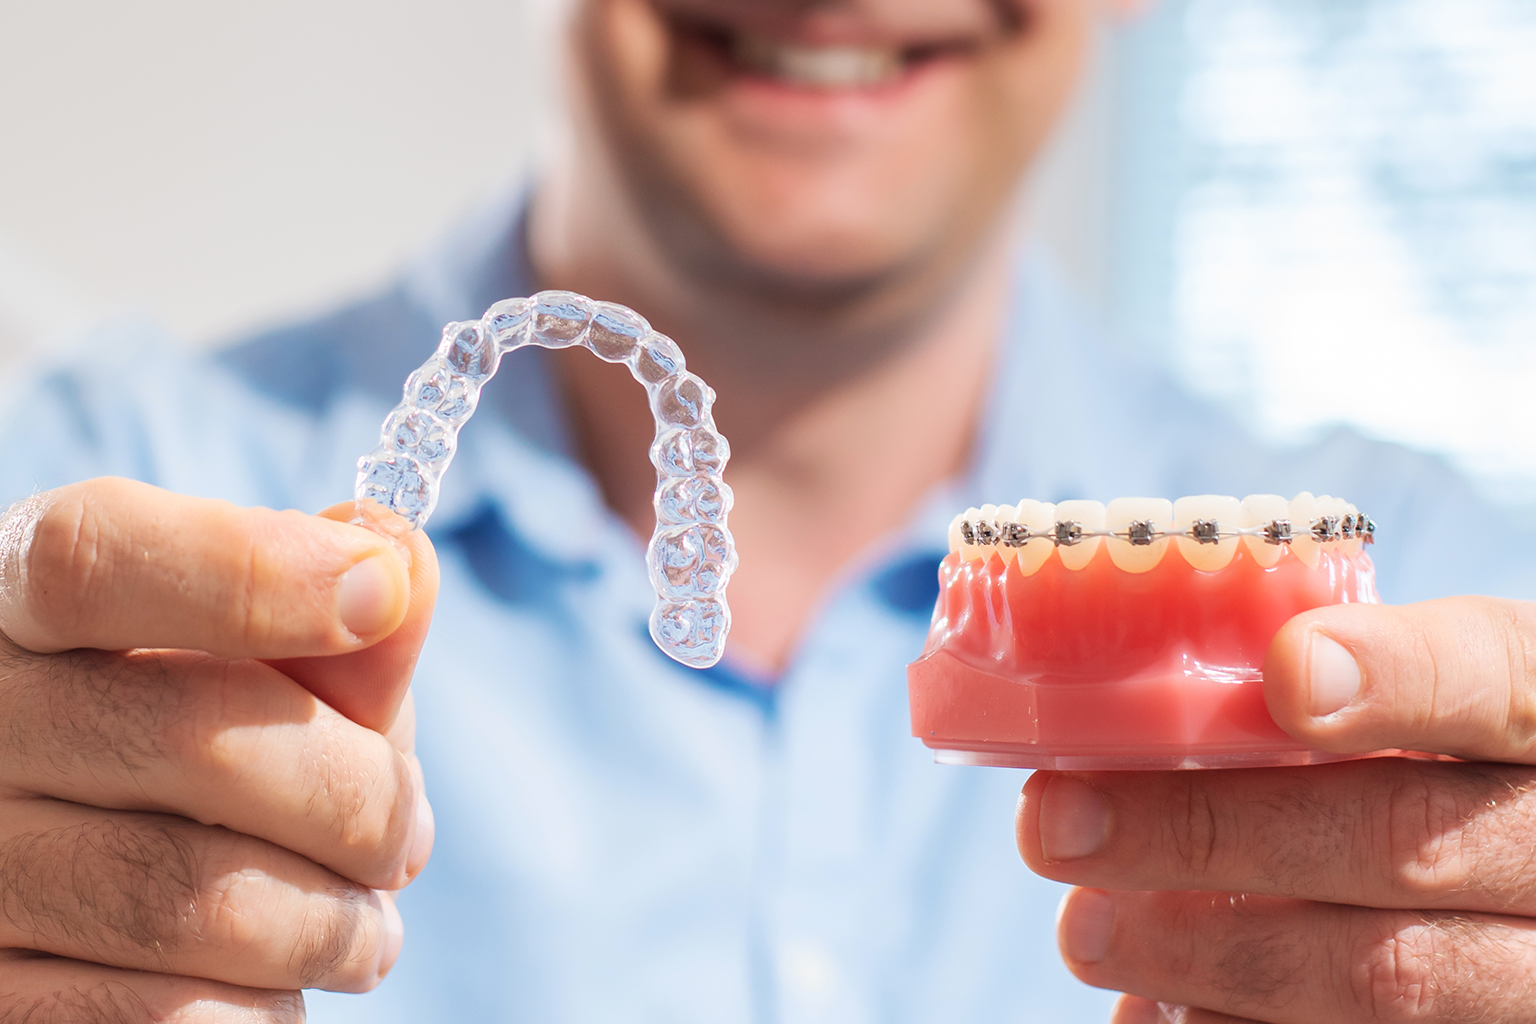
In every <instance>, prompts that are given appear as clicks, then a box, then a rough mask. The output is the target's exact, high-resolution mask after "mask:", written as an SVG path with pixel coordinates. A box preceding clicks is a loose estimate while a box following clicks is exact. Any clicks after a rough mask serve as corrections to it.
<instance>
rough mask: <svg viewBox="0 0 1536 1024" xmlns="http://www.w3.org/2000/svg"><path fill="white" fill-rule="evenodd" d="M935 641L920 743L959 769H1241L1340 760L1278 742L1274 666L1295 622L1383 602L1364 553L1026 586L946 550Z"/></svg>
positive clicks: (1084, 573) (1049, 568) (1172, 564)
mask: <svg viewBox="0 0 1536 1024" xmlns="http://www.w3.org/2000/svg"><path fill="white" fill-rule="evenodd" d="M940 581H941V584H942V588H941V591H940V595H939V607H938V609H937V610H936V612H935V615H934V627H933V632H932V633H931V635H930V636H929V639H928V649H927V650H926V651H924V653H923V656H922V657H921V658H920V659H918V660H917V661H916V662H914V663H913V664H912V665H910V666H908V669H907V681H908V693H909V696H910V699H911V709H912V732H913V735H915V736H917V737H918V738H919V739H921V740H922V741H923V742H924V743H925V744H927V745H928V746H929V747H931V748H933V749H934V750H935V752H936V756H937V759H938V760H940V761H945V762H949V763H958V764H986V765H1001V766H1008V767H1018V768H1057V769H1067V770H1073V769H1083V770H1089V769H1153V768H1236V767H1258V766H1269V765H1286V764H1312V763H1317V762H1320V761H1325V760H1338V759H1339V758H1338V757H1337V756H1336V755H1329V754H1321V753H1318V752H1315V751H1311V750H1308V749H1307V748H1306V747H1305V746H1303V745H1301V744H1299V743H1297V742H1296V741H1295V740H1294V739H1292V738H1291V737H1290V736H1288V735H1287V734H1286V733H1284V732H1282V731H1281V730H1280V728H1279V727H1278V726H1277V725H1275V723H1274V720H1273V719H1271V718H1270V716H1269V711H1268V709H1267V707H1266V705H1265V702H1264V682H1263V675H1262V673H1263V665H1264V655H1265V652H1266V650H1267V649H1268V647H1269V642H1270V640H1271V639H1272V638H1273V637H1274V635H1275V632H1276V631H1277V630H1278V629H1279V628H1280V627H1281V626H1282V625H1283V624H1284V623H1285V621H1286V620H1287V619H1289V618H1290V617H1291V616H1293V615H1295V614H1297V613H1299V612H1302V611H1306V610H1307V609H1310V608H1317V607H1321V606H1323V605H1330V604H1341V603H1367V604H1375V603H1377V602H1378V601H1379V600H1380V599H1379V598H1378V597H1377V596H1376V587H1375V570H1374V568H1373V567H1372V565H1371V560H1370V557H1369V556H1368V555H1365V554H1364V553H1360V552H1345V551H1339V552H1331V551H1324V552H1322V553H1320V556H1319V562H1318V565H1317V567H1316V568H1311V567H1308V566H1307V565H1306V564H1305V563H1303V562H1302V561H1301V559H1299V558H1297V557H1295V556H1294V555H1291V554H1289V553H1288V554H1287V555H1285V556H1283V557H1282V558H1281V560H1280V562H1279V563H1278V564H1276V565H1275V566H1273V567H1272V568H1268V569H1266V568H1263V567H1261V566H1260V565H1258V563H1257V562H1255V561H1254V560H1253V558H1252V556H1250V555H1249V554H1248V552H1247V551H1246V550H1245V549H1243V548H1239V550H1238V551H1237V552H1236V554H1235V555H1234V556H1233V559H1232V562H1231V563H1230V564H1229V565H1227V566H1226V567H1225V568H1223V569H1220V570H1216V571H1213V572H1202V571H1200V570H1197V569H1194V568H1192V567H1191V566H1190V565H1189V563H1187V562H1185V561H1184V559H1183V558H1182V557H1180V556H1179V555H1178V554H1177V552H1176V551H1170V552H1169V553H1168V554H1167V555H1166V556H1165V557H1164V558H1163V559H1162V561H1160V562H1159V563H1158V564H1157V565H1156V566H1155V567H1154V568H1153V569H1152V570H1151V571H1149V572H1145V573H1128V572H1125V571H1123V570H1121V569H1118V568H1116V567H1115V566H1114V564H1113V563H1112V562H1111V561H1110V559H1109V553H1108V552H1107V551H1105V550H1100V551H1099V552H1098V553H1097V555H1095V556H1094V558H1093V560H1092V561H1091V562H1089V564H1088V565H1087V566H1086V567H1084V568H1082V569H1076V570H1072V569H1067V568H1066V567H1065V566H1063V565H1062V564H1061V561H1060V559H1059V558H1057V557H1055V556H1054V555H1053V556H1052V557H1051V558H1050V559H1049V560H1048V561H1047V562H1046V563H1045V564H1044V565H1043V566H1041V567H1040V569H1039V570H1038V571H1037V572H1035V573H1033V574H1031V575H1028V576H1025V575H1021V574H1020V573H1018V572H1017V571H1016V570H1010V569H1009V568H1007V567H1005V566H1004V565H1003V564H1002V562H1001V561H1000V560H999V559H997V558H995V557H994V558H993V559H992V560H991V561H990V562H988V563H987V564H985V565H983V564H982V563H980V562H969V563H962V562H960V560H959V556H958V555H950V556H949V557H948V558H947V559H946V560H945V562H944V564H943V566H942V568H941V570H940Z"/></svg>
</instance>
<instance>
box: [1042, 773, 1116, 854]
mask: <svg viewBox="0 0 1536 1024" xmlns="http://www.w3.org/2000/svg"><path fill="white" fill-rule="evenodd" d="M1108 838H1109V803H1108V802H1107V801H1106V800H1105V799H1104V797H1103V796H1102V795H1100V793H1099V791H1098V790H1096V789H1094V788H1093V787H1092V786H1089V785H1087V784H1085V783H1082V782H1079V781H1078V780H1076V779H1074V778H1071V777H1069V776H1065V775H1057V776H1054V777H1053V778H1052V779H1051V781H1050V782H1048V783H1046V784H1045V792H1043V793H1041V794H1040V853H1041V854H1042V855H1043V856H1044V857H1045V859H1046V860H1048V861H1060V860H1075V859H1076V858H1078V857H1086V856H1088V855H1089V854H1090V853H1097V852H1098V851H1099V849H1100V847H1102V846H1103V845H1104V840H1106V839H1108Z"/></svg>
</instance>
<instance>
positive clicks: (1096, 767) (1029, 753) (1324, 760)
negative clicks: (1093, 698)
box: [933, 746, 1378, 772]
mask: <svg viewBox="0 0 1536 1024" xmlns="http://www.w3.org/2000/svg"><path fill="white" fill-rule="evenodd" d="M1375 756H1378V755H1375V754H1328V753H1324V752H1323V751H1321V750H1272V751H1255V750H1235V751H1227V752H1215V751H1211V752H1205V753H1198V754H1195V753H1188V752H1185V751H1175V752H1171V753H1167V754H1053V753H1051V752H1049V751H1047V750H1042V749H1040V748H1038V747H1034V748H1031V747H1001V746H1000V747H993V748H991V749H986V750H954V749H945V748H934V751H933V759H934V761H936V762H937V763H939V764H960V765H973V766H980V767H984V768H1045V769H1049V770H1051V771H1061V772H1090V771H1122V772H1138V771H1169V770H1174V769H1190V768H1284V767H1295V766H1299V765H1309V764H1329V763H1332V762H1334V761H1353V760H1358V759H1359V758H1362V757H1375Z"/></svg>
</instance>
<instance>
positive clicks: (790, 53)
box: [736, 33, 902, 89]
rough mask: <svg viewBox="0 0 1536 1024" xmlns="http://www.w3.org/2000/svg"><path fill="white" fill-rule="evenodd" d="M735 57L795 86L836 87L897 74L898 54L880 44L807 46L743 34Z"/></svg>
mask: <svg viewBox="0 0 1536 1024" xmlns="http://www.w3.org/2000/svg"><path fill="white" fill-rule="evenodd" d="M736 59H737V60H738V61H739V62H740V63H741V64H743V65H744V66H746V67H748V68H751V69H752V70H753V71H757V72H760V73H762V74H766V75H772V76H773V77H775V78H778V79H782V80H783V81H786V82H791V83H793V84H795V85H805V86H812V87H816V88H825V89H837V88H847V87H850V86H861V85H878V84H879V83H881V82H884V81H887V80H889V79H892V78H894V77H896V76H897V75H898V74H899V73H900V72H901V68H902V59H901V53H900V52H899V51H898V50H896V49H894V48H891V47H882V46H807V45H803V44H800V43H787V42H782V41H780V40H776V39H771V38H768V37H766V36H755V35H750V34H746V33H743V34H741V35H739V36H737V38H736Z"/></svg>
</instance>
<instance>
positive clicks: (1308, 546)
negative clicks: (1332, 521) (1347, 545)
mask: <svg viewBox="0 0 1536 1024" xmlns="http://www.w3.org/2000/svg"><path fill="white" fill-rule="evenodd" d="M1289 507H1290V513H1291V535H1292V536H1293V537H1295V538H1296V539H1295V540H1293V541H1291V554H1293V555H1295V556H1296V557H1297V558H1299V559H1301V561H1302V564H1304V565H1305V566H1306V567H1307V568H1309V569H1315V568H1317V558H1318V555H1319V554H1321V553H1322V545H1320V544H1318V542H1317V541H1315V540H1313V539H1312V520H1314V519H1316V518H1317V499H1316V498H1314V497H1313V496H1312V492H1311V491H1302V492H1301V493H1300V494H1298V495H1296V497H1294V498H1292V499H1291V503H1290V506H1289Z"/></svg>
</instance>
